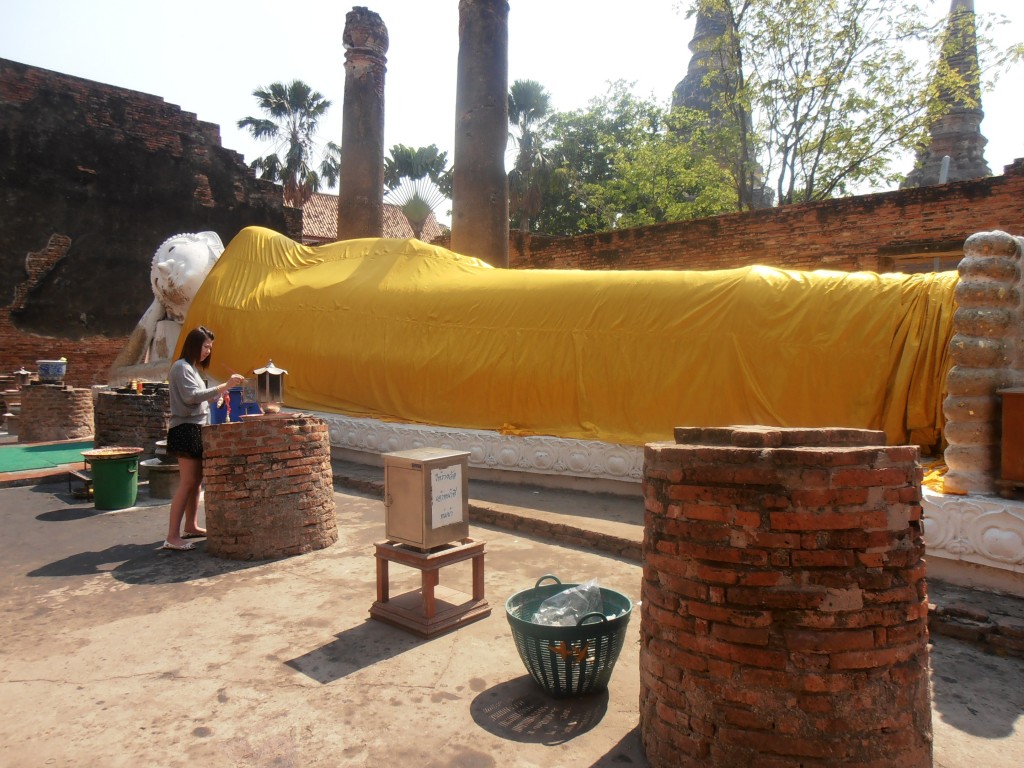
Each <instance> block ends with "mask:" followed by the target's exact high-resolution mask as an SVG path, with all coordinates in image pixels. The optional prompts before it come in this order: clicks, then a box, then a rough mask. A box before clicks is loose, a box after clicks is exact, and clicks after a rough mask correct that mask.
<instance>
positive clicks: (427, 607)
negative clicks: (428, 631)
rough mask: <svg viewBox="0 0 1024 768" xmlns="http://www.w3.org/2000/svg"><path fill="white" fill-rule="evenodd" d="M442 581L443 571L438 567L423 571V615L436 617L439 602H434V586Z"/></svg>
mask: <svg viewBox="0 0 1024 768" xmlns="http://www.w3.org/2000/svg"><path fill="white" fill-rule="evenodd" d="M440 582H441V572H440V571H439V570H437V569H431V570H424V571H423V615H424V616H426V617H427V618H428V619H432V618H434V614H435V613H436V612H437V604H436V603H435V602H434V587H436V586H437V585H438V584H439V583H440Z"/></svg>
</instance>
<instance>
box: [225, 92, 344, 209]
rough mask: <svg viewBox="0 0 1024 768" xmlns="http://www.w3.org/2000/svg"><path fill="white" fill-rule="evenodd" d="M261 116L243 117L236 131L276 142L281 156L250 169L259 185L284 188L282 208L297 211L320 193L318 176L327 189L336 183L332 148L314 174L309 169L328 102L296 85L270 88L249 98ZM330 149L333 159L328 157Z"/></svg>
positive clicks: (267, 158)
mask: <svg viewBox="0 0 1024 768" xmlns="http://www.w3.org/2000/svg"><path fill="white" fill-rule="evenodd" d="M252 95H253V96H255V97H256V100H257V102H258V103H259V108H260V110H261V111H262V112H263V113H264V114H265V115H267V116H268V117H269V119H267V118H260V117H246V118H243V119H241V120H239V121H238V127H239V128H247V129H249V133H251V134H252V136H253V138H255V139H259V140H266V141H275V140H276V141H277V142H278V146H279V147H280V149H282V150H284V157H283V159H282V157H281V154H280V151H278V152H274V153H272V154H269V155H266V156H264V157H258V158H256V159H255V160H253V161H252V163H251V164H250V166H251V167H252V168H253V169H254V170H256V171H259V172H260V178H261V179H267V180H269V181H275V182H280V183H281V184H282V185H283V186H284V201H285V203H286V204H288V205H291V206H294V207H296V208H301V207H302V206H303V204H304V203H305V202H306V201H307V200H308V199H309V198H310V196H311V195H312V194H313V193H314V192H317V191H319V189H320V184H321V176H323V179H324V180H326V181H327V183H328V185H330V186H333V185H334V183H335V182H337V180H338V164H337V157H338V152H337V147H336V145H334V146H332V145H333V143H328V145H327V153H326V154H325V156H324V158H323V161H322V162H321V164H320V170H319V173H318V172H317V171H316V170H314V168H313V167H312V164H313V155H314V148H315V137H316V130H317V126H318V125H319V124H320V120H321V118H323V116H324V115H325V114H326V113H327V110H328V109H329V108H330V106H331V102H330V101H329V100H328V99H325V98H324V97H323V95H322V94H321V93H320V92H319V91H314V90H313V89H311V88H310V87H309V86H308V85H306V84H305V83H304V82H302V81H301V80H292V82H290V83H289V84H287V85H285V84H284V83H271V84H270V85H269V86H267V87H266V88H262V87H260V88H257V89H256V90H254V91H253V92H252ZM332 149H333V157H332Z"/></svg>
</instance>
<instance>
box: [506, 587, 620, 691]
mask: <svg viewBox="0 0 1024 768" xmlns="http://www.w3.org/2000/svg"><path fill="white" fill-rule="evenodd" d="M548 579H551V580H553V581H554V584H544V585H542V582H544V581H547V580H548ZM575 586H578V585H576V584H562V583H561V582H560V581H559V580H558V579H557V578H556V577H554V576H552V575H550V574H548V575H545V576H541V577H540V578H539V579H538V580H537V583H536V585H535V586H534V588H533V589H526V590H523V591H522V592H517V593H516V594H514V595H512V597H510V598H509V599H508V600H506V601H505V615H506V617H507V618H508V623H509V626H510V627H511V628H512V637H513V639H514V640H515V642H516V649H517V650H518V651H519V658H521V659H522V660H523V664H525V665H526V669H527V670H528V671H529V673H530V676H531V677H533V679H534V680H535V681H536V682H537V684H538V685H539V686H540V687H541V688H543V689H544V691H545V692H546V693H548V694H550V695H551V696H556V697H561V696H579V695H582V694H585V693H596V692H598V691H603V690H604V689H605V688H607V687H608V680H609V678H610V677H611V676H612V669H613V667H614V666H615V660H616V659H618V658H619V651H621V650H622V643H623V641H624V640H625V638H626V626H627V625H628V624H629V616H630V614H631V613H632V611H633V602H632V601H631V600H630V599H629V598H628V597H626V596H625V595H623V594H621V593H619V592H615V591H614V590H611V589H605V588H604V587H601V598H602V600H603V601H604V613H603V614H601V613H588V614H587V615H586V616H583V617H582V618H580V620H579V623H578V624H577V625H576V626H575V627H557V626H554V627H553V626H549V625H546V624H534V623H533V621H532V619H533V617H534V616H535V615H536V614H537V609H538V608H539V607H540V604H541V603H542V602H544V601H545V600H547V599H548V598H549V597H551V596H552V595H556V594H558V593H559V592H561V591H563V590H566V589H569V588H570V587H575ZM608 616H612V617H613V618H608Z"/></svg>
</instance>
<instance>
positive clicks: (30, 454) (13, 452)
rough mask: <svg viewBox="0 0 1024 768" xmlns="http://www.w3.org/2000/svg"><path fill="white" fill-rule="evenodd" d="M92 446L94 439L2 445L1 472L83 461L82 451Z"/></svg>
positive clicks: (0, 447) (43, 467) (0, 453)
mask: <svg viewBox="0 0 1024 768" xmlns="http://www.w3.org/2000/svg"><path fill="white" fill-rule="evenodd" d="M92 447H93V445H92V440H83V441H80V442H75V443H57V444H55V445H31V444H25V445H2V446H0V472H22V471H24V470H27V469H45V468H47V467H57V466H60V465H61V464H74V463H75V462H76V461H77V462H81V461H82V451H88V450H90V449H92Z"/></svg>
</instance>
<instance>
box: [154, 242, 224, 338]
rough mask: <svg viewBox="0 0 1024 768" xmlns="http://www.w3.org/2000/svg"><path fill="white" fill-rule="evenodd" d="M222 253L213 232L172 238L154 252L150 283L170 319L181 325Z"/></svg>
mask: <svg viewBox="0 0 1024 768" xmlns="http://www.w3.org/2000/svg"><path fill="white" fill-rule="evenodd" d="M223 252H224V244H223V243H222V242H221V240H220V236H219V235H218V234H217V233H216V232H196V233H191V232H186V233H183V234H180V235H174V236H173V237H169V238H167V239H166V240H165V241H164V242H163V244H162V245H161V246H160V247H159V248H157V249H156V253H155V254H154V255H153V265H152V268H151V269H150V273H149V281H150V284H151V285H152V286H153V295H154V296H155V297H156V299H157V301H159V302H160V303H161V304H162V305H163V307H164V309H165V311H166V313H167V316H168V317H169V318H170V319H172V320H177V321H179V322H182V321H184V319H185V313H186V312H188V308H189V305H190V304H191V303H192V299H193V298H195V295H196V293H198V291H199V286H201V285H202V284H203V280H205V279H206V276H207V275H208V274H210V270H211V269H213V265H214V264H216V263H217V259H218V258H220V255H221V254H222V253H223Z"/></svg>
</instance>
